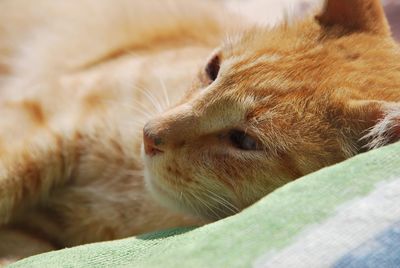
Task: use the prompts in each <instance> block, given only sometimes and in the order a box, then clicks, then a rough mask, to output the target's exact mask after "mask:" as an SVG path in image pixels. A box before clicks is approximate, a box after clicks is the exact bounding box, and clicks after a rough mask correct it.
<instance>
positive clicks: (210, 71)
mask: <svg viewBox="0 0 400 268" xmlns="http://www.w3.org/2000/svg"><path fill="white" fill-rule="evenodd" d="M220 64H221V62H220V58H219V56H218V55H216V56H214V57H213V58H212V59H211V60H210V61H209V62H208V64H207V66H206V74H207V77H208V79H210V80H211V82H213V81H215V79H217V77H218V73H219V69H220Z"/></svg>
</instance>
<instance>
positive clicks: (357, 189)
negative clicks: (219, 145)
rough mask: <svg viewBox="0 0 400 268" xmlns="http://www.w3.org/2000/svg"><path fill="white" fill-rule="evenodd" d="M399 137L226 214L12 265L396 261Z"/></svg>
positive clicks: (399, 263) (399, 249)
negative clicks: (209, 221) (200, 224)
mask: <svg viewBox="0 0 400 268" xmlns="http://www.w3.org/2000/svg"><path fill="white" fill-rule="evenodd" d="M399 204H400V143H398V144H393V145H391V146H386V147H383V148H380V149H378V150H373V151H370V152H368V153H365V154H361V155H358V156H356V157H353V158H351V159H349V160H347V161H345V162H342V163H340V164H337V165H335V166H331V167H328V168H325V169H322V170H320V171H318V172H315V173H313V174H310V175H308V176H305V177H303V178H301V179H298V180H296V181H294V182H292V183H289V184H287V185H286V186H284V187H282V188H280V189H278V190H276V191H275V192H273V193H271V194H269V195H268V196H266V197H265V198H263V199H262V200H260V201H259V202H257V203H256V204H254V205H253V206H251V207H249V208H248V209H246V210H244V211H242V212H241V213H239V214H237V215H234V216H232V217H229V218H226V219H223V220H220V221H218V222H215V223H212V224H208V225H205V226H203V227H199V228H185V229H173V230H167V231H164V232H158V233H152V234H147V235H142V236H138V237H133V238H128V239H122V240H117V241H111V242H102V243H95V244H89V245H84V246H79V247H74V248H69V249H64V250H60V251H54V252H50V253H46V254H41V255H37V256H33V257H30V258H27V259H24V260H21V261H19V262H17V263H14V264H13V265H11V266H10V267H163V268H167V267H171V268H172V267H174V268H175V267H250V266H254V267H274V268H275V267H296V268H297V267H336V268H341V267H400V205H399Z"/></svg>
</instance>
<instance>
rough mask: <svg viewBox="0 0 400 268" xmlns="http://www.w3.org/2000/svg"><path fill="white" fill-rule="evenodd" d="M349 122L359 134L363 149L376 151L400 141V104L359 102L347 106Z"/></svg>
mask: <svg viewBox="0 0 400 268" xmlns="http://www.w3.org/2000/svg"><path fill="white" fill-rule="evenodd" d="M346 110H347V112H346V116H345V117H347V120H348V121H347V122H348V123H350V126H348V127H350V129H353V130H355V131H356V132H358V133H359V134H358V135H357V136H358V139H359V142H360V144H362V146H363V149H367V150H368V149H374V148H378V147H381V146H384V145H387V144H390V143H394V142H396V141H399V140H400V104H398V103H395V102H385V101H373V100H366V101H364V100H357V101H350V102H349V103H348V105H347V109H346Z"/></svg>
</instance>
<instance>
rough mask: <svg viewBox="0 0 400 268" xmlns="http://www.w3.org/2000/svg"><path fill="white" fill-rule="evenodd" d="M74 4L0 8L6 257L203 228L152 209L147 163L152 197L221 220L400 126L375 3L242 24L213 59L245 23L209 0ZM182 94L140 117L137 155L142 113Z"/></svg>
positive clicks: (353, 1) (0, 193)
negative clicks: (241, 142) (241, 140)
mask: <svg viewBox="0 0 400 268" xmlns="http://www.w3.org/2000/svg"><path fill="white" fill-rule="evenodd" d="M77 3H78V2H74V1H62V2H60V1H57V2H54V1H50V0H40V1H35V4H34V5H31V4H27V2H24V1H22V0H12V1H3V2H1V4H0V26H1V28H0V36H1V38H0V40H2V41H1V42H0V53H1V54H0V72H1V73H2V75H1V76H0V77H1V79H0V87H1V88H0V98H1V106H0V110H1V111H0V114H1V118H0V135H1V140H0V224H1V225H2V226H3V228H2V230H1V231H0V239H1V240H0V257H3V258H4V257H8V258H11V259H12V258H15V259H17V258H20V257H24V256H29V255H31V254H35V253H38V252H41V251H47V250H50V249H52V248H60V247H65V246H72V245H77V244H82V243H88V242H93V241H100V240H109V239H116V238H120V237H126V236H130V235H134V234H138V233H143V232H147V231H150V230H156V229H160V228H166V227H170V226H177V225H189V224H194V223H199V220H198V219H195V218H190V217H185V216H182V215H180V214H176V213H173V212H170V211H169V210H167V209H164V208H162V207H161V206H159V205H157V204H156V203H155V202H154V201H153V200H152V198H151V197H150V196H149V195H148V194H147V191H145V189H144V174H143V170H144V171H145V174H146V175H145V177H146V182H147V184H148V189H149V190H150V191H151V192H152V193H153V195H154V197H156V198H158V199H160V200H161V201H162V202H164V203H166V204H167V205H170V206H172V207H174V208H179V209H181V210H183V211H189V212H190V213H192V214H195V215H200V216H202V217H203V218H207V219H218V218H221V217H224V216H227V215H231V214H233V213H235V212H237V211H240V210H241V209H243V208H245V207H246V206H248V205H250V204H252V203H254V202H255V201H257V200H258V199H259V198H261V197H262V196H264V195H266V194H267V193H268V192H270V191H272V190H274V189H276V188H277V187H279V186H281V185H283V184H285V183H287V182H289V181H292V180H294V179H296V178H298V177H300V176H302V175H304V174H308V173H310V172H313V171H315V170H317V169H319V168H322V167H324V166H327V165H331V164H334V163H337V162H339V161H342V160H344V159H346V158H349V157H351V156H353V155H355V154H357V153H359V152H363V151H366V150H368V149H369V148H372V147H379V146H382V145H385V144H387V143H390V142H393V141H395V140H397V138H398V136H399V129H398V127H397V121H398V120H399V115H398V114H399V112H398V111H399V108H398V104H397V102H398V101H400V91H399V88H400V50H399V47H398V46H397V44H396V43H395V42H394V41H393V40H392V38H391V36H390V31H389V27H388V25H387V23H386V20H385V17H384V14H383V11H382V8H381V6H380V4H379V1H375V0H365V1H362V0H336V1H335V0H330V1H327V4H326V6H325V8H324V11H323V12H322V13H321V15H320V16H319V17H318V18H317V19H314V18H310V19H307V20H305V21H302V22H298V23H294V24H293V25H288V24H285V25H282V26H280V27H277V28H275V29H271V30H269V29H265V28H259V27H253V28H250V29H248V30H246V31H240V30H239V29H237V28H236V29H235V31H236V32H240V33H239V34H234V35H229V37H228V38H225V39H226V41H225V42H224V44H223V45H222V46H220V47H219V48H218V49H217V50H214V52H213V54H212V55H211V56H210V57H209V56H208V55H209V53H210V52H211V51H213V49H214V47H216V46H218V44H219V42H220V40H222V39H223V38H224V36H225V32H226V31H227V32H231V30H230V29H232V28H233V27H232V26H233V21H237V18H235V17H233V16H232V15H227V14H224V13H223V12H219V10H220V7H219V6H218V5H217V4H215V3H206V2H204V1H193V2H192V1H187V0H174V1H157V0H152V1H130V0H126V1H119V2H118V5H116V4H115V2H113V1H111V0H102V1H98V0H85V1H79V4H77ZM141 3H143V4H141ZM22 6H23V9H21V7H22ZM38 6H39V7H41V8H38ZM43 7H46V13H47V14H46V15H47V16H43V14H42V12H43ZM12 11H13V12H12ZM88 18H90V19H88ZM8 21H13V22H14V23H12V24H10V23H7V22H8ZM225 22H228V24H229V25H225ZM3 40H5V41H3ZM207 57H209V59H210V63H209V64H208V65H207V64H206V62H207V61H206V59H207ZM206 66H208V67H206ZM199 69H200V71H198V70H199ZM210 70H211V73H210ZM210 75H211V76H210ZM213 75H215V76H217V77H213ZM194 77H197V78H195V79H194V82H193V78H194ZM214 78H216V79H215V81H212V80H214ZM184 90H186V91H187V93H186V94H185V96H184V97H183V98H182V99H181V100H180V101H179V102H178V103H177V104H173V105H172V108H169V109H168V110H167V111H165V112H163V113H162V114H161V115H158V116H155V117H153V119H151V120H150V121H149V122H148V123H147V124H146V127H145V128H144V138H145V152H144V153H143V159H144V162H143V161H142V160H141V159H140V152H141V143H142V139H141V137H142V133H141V130H142V128H143V125H144V123H145V122H144V119H145V120H147V118H148V116H149V113H153V112H152V111H156V110H160V112H161V109H162V107H159V106H160V105H159V103H160V100H161V99H162V100H165V102H167V97H166V96H165V95H168V97H169V98H171V99H175V98H176V97H177V96H179V95H181V93H182V92H183V91H184ZM164 91H168V92H165V93H164ZM370 129H372V131H369V130H370ZM232 130H235V131H239V130H240V131H242V133H246V135H247V136H246V137H247V140H246V141H247V142H249V144H250V145H252V144H253V143H255V144H256V145H257V146H255V147H254V148H252V149H251V150H243V148H238V146H237V144H235V140H232V135H231V133H232ZM143 163H144V165H145V167H143ZM34 239H36V240H37V243H32V240H34ZM13 241H16V242H15V245H20V244H21V243H24V244H25V245H30V247H29V246H27V247H25V248H24V251H22V250H20V248H21V247H20V246H15V247H10V246H6V245H11V244H10V243H13Z"/></svg>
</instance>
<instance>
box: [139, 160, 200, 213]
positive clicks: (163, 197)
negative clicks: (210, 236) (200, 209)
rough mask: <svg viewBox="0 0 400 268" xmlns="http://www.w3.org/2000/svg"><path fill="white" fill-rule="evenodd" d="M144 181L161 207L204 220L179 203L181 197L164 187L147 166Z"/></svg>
mask: <svg viewBox="0 0 400 268" xmlns="http://www.w3.org/2000/svg"><path fill="white" fill-rule="evenodd" d="M144 181H145V186H146V190H147V191H148V192H149V193H150V195H151V197H152V198H153V199H154V200H156V201H157V203H159V204H160V205H162V206H164V207H167V208H169V209H171V210H174V211H177V212H181V213H184V214H189V215H192V216H197V217H199V216H200V217H201V218H203V217H202V216H201V215H198V214H197V213H194V212H193V211H191V210H190V209H189V208H187V207H186V206H185V205H184V204H183V203H181V202H179V196H177V193H174V192H173V191H171V190H169V189H168V187H165V186H162V185H161V184H160V182H158V179H157V178H156V177H155V175H153V174H152V172H151V171H150V170H149V167H148V166H147V165H146V164H145V168H144Z"/></svg>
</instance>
